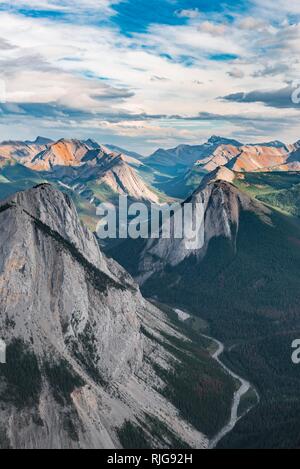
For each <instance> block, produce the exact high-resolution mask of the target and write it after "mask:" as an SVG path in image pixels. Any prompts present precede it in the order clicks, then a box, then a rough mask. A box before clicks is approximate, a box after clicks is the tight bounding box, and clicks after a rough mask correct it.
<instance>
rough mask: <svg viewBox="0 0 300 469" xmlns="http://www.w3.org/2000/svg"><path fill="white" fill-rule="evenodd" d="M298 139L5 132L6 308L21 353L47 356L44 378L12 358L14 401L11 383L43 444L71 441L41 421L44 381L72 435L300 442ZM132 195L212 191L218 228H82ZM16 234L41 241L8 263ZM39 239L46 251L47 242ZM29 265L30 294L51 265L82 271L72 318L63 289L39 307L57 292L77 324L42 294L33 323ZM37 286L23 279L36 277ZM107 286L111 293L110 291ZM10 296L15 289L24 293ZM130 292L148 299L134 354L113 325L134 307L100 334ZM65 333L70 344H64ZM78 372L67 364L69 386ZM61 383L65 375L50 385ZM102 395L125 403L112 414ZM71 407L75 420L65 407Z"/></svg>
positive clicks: (207, 215) (35, 361)
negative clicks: (104, 236)
mask: <svg viewBox="0 0 300 469" xmlns="http://www.w3.org/2000/svg"><path fill="white" fill-rule="evenodd" d="M119 151H120V152H121V153H118V152H119ZM36 152H37V153H36ZM298 153H299V150H298V143H297V144H293V145H284V144H281V143H280V142H270V143H264V144H257V145H252V146H250V145H244V144H241V143H240V142H237V141H232V140H229V141H228V140H227V139H222V138H220V137H212V138H211V139H210V140H208V142H207V143H206V144H203V145H196V146H195V147H193V146H189V147H188V148H187V147H186V146H179V147H178V148H177V149H173V150H166V151H161V150H159V151H157V152H155V153H154V154H153V155H151V156H150V157H142V156H141V155H138V154H136V153H132V152H128V153H127V152H126V150H123V149H119V148H115V147H110V146H109V145H105V146H104V145H100V144H98V143H97V142H94V141H91V140H86V141H79V140H74V141H69V140H64V139H62V140H60V141H58V142H52V141H49V140H48V139H44V138H41V137H40V138H38V139H37V140H36V141H35V142H27V143H25V142H23V143H22V142H15V143H13V142H5V143H4V144H2V145H0V161H1V162H0V200H2V201H3V205H2V209H0V215H1V217H3V225H2V226H3V227H5V226H6V224H7V227H6V228H5V229H3V235H2V236H3V237H4V238H3V243H2V244H3V248H2V262H3V267H2V274H1V275H2V276H3V275H4V276H3V280H1V277H0V280H1V282H2V283H1V282H0V287H1V288H2V290H1V291H2V296H1V297H2V298H3V300H2V301H3V302H4V303H3V311H5V312H6V319H5V318H4V319H5V321H6V322H7V321H8V322H7V324H9V325H10V328H9V331H10V332H9V334H8V335H7V336H5V334H4V336H5V337H4V339H5V340H6V341H7V343H8V345H9V346H8V352H9V354H10V353H12V354H13V355H12V356H14V355H15V353H17V352H18V351H19V352H18V353H22V354H23V355H24V364H25V365H24V366H25V368H26V367H27V363H28V366H30V367H32V366H33V368H29V370H31V371H30V373H33V378H34V380H33V381H32V383H31V382H27V380H26V379H25V377H24V380H23V381H21V383H17V382H16V381H15V375H14V374H13V370H8V372H7V374H5V375H3V376H2V380H3V379H4V382H5V383H8V382H10V383H12V384H13V386H14V397H13V399H10V398H9V396H8V395H7V393H6V391H5V388H4V390H3V391H1V388H0V392H2V394H1V396H2V397H1V399H2V400H4V402H6V407H5V412H4V414H3V415H2V418H3V420H2V421H4V420H5V419H6V418H7V416H8V415H10V416H11V418H13V419H15V424H16V428H17V426H20V425H21V426H22V425H23V424H24V425H25V422H26V425H29V428H30V431H31V432H32V435H34V439H36V442H35V444H36V445H37V446H40V445H45V446H47V447H48V446H52V445H53V446H56V445H59V442H58V440H57V439H55V437H54V435H53V434H51V440H49V437H48V436H46V435H45V434H44V433H41V434H40V436H39V437H38V436H37V435H38V433H37V427H36V424H35V421H36V419H39V418H42V420H43V418H44V417H45V416H44V417H43V415H40V414H39V410H38V408H37V407H36V402H35V401H32V400H31V391H30V390H31V386H34V389H35V392H37V393H38V395H39V396H40V397H39V399H40V402H43V403H44V405H47V406H48V405H50V401H51V402H52V399H54V401H56V403H57V405H56V406H55V409H56V410H55V412H56V417H55V419H56V420H55V421H56V422H57V421H58V422H60V423H58V424H57V423H56V424H55V425H58V427H57V432H58V434H59V435H60V444H62V445H63V446H64V447H74V446H75V447H77V446H80V447H86V446H89V445H95V446H99V445H100V446H101V447H102V446H103V447H119V446H122V447H125V448H134V447H136V446H138V447H141V448H144V447H145V448H146V447H164V448H168V447H178V448H182V447H197V448H198V447H203V448H206V447H214V448H215V447H217V448H244V447H247V448H248V447H249V448H266V447H284V448H290V447H295V446H297V445H298V442H299V434H298V430H297V428H298V426H297V421H298V419H299V415H300V401H299V397H298V389H299V376H298V373H297V371H298V370H297V367H295V366H294V365H293V363H292V362H291V359H290V344H291V343H292V342H293V340H295V339H297V338H298V336H299V332H300V317H299V314H298V308H297V305H298V304H300V297H299V291H300V288H299V287H300V284H299V278H300V270H299V269H300V267H299V266H300V250H299V249H300V221H299V194H298V192H299V187H300V172H298V170H297V164H298V163H297V162H298ZM185 155H187V156H186V158H185ZM249 158H250V159H251V164H249V166H247V161H248V159H249ZM253 158H254V159H253ZM171 161H172V162H171ZM254 161H255V170H254V171H253V169H254V168H253V165H254V163H253V162H254ZM245 164H246V166H245ZM217 165H221V166H217ZM258 166H259V167H258ZM295 168H296V169H295ZM20 191H25V192H20ZM40 193H41V194H47V197H45V196H44V195H43V196H41V195H40ZM34 194H36V195H34ZM62 194H64V195H62ZM119 195H127V196H128V198H129V200H130V201H138V202H142V203H145V204H146V205H147V207H150V206H151V204H152V203H154V204H155V205H156V206H158V207H161V206H163V204H166V203H168V202H173V201H174V200H177V201H180V202H181V203H183V205H184V204H185V203H191V204H192V205H193V206H196V205H197V203H202V205H203V208H204V222H203V223H204V225H203V227H204V239H203V242H201V243H198V244H197V246H196V248H195V249H192V250H191V249H189V248H187V239H185V238H184V237H183V238H182V239H175V238H172V237H171V238H170V239H162V238H161V237H160V236H159V237H158V238H157V239H148V240H142V239H137V240H134V239H127V240H117V242H115V243H107V244H105V245H103V246H102V244H101V252H100V253H99V251H98V250H99V245H98V244H99V240H97V239H96V238H94V236H93V235H92V233H90V232H89V234H88V232H87V231H85V230H86V228H79V226H81V224H80V222H79V220H78V219H77V213H76V215H75V212H78V215H79V217H80V219H81V221H82V222H83V223H84V224H85V225H87V226H88V227H89V228H90V229H91V230H92V231H94V230H95V226H96V223H97V221H98V217H97V215H96V208H97V206H98V205H99V204H100V203H102V202H111V203H113V204H117V203H118V197H119ZM62 197H63V199H62ZM11 204H12V205H11ZM69 204H71V205H69ZM73 204H74V205H73ZM75 206H76V209H75ZM67 207H71V209H70V208H67ZM14 210H16V213H18V214H19V215H18V216H19V221H18V222H17V219H16V218H15V217H14V216H12V214H13V211H14ZM70 210H71V212H70ZM28 215H30V216H29V217H28ZM49 216H50V218H49ZM10 217H11V221H10ZM57 217H59V218H57ZM47 218H48V221H47ZM32 223H33V226H35V230H36V234H34V236H33V233H34V231H32V226H31V224H32ZM10 224H11V233H13V232H14V230H16V227H17V231H16V233H15V234H14V235H12V234H10V235H9V233H8V231H9V230H8V227H9V226H10ZM24 227H26V230H27V231H28V230H29V231H28V233H32V237H30V236H29V239H28V240H25V239H24V238H23V237H22V233H23V230H24ZM64 227H65V228H64ZM70 227H72V228H71V235H70V234H69V233H68V230H70ZM82 230H83V231H82ZM15 236H20V239H18V241H17V244H16V246H18V245H19V244H20V243H21V244H22V243H23V244H24V243H25V245H26V246H27V248H26V250H25V254H24V253H23V254H22V255H21V252H20V253H18V255H17V259H18V260H14V261H10V260H9V259H10V258H9V257H8V258H7V260H6V261H5V262H4V261H3V259H4V257H3V256H4V254H5V253H7V249H8V247H7V246H8V245H7V244H6V243H7V242H8V240H9V239H10V238H11V241H10V242H11V243H12V244H11V249H12V251H11V252H14V253H16V252H17V251H15V249H16V248H15V247H14V244H13V239H14V237H15ZM70 236H71V237H70ZM199 239H200V237H199ZM36 242H38V243H39V244H38V246H43V251H40V249H41V248H40V247H39V248H38V247H34V246H35V245H36ZM27 243H29V244H27ZM52 243H53V245H52ZM56 250H58V251H57V254H55V255H54V253H55V252H56ZM102 250H103V251H104V252H102ZM33 252H35V254H34V256H35V258H39V257H36V256H40V255H41V252H44V253H46V258H45V259H40V258H39V260H38V264H36V261H34V262H33V260H32V259H33V258H34V257H32V256H33ZM5 255H6V254H5ZM14 256H15V254H14ZM24 256H25V257H24ZM26 256H31V257H30V258H29V257H26ZM53 256H54V257H53ZM69 257H70V258H69ZM30 259H31V260H30ZM116 261H117V263H118V264H117V263H116ZM10 262H12V267H10ZM16 262H17V264H16ZM61 263H63V264H61ZM44 264H47V266H50V273H51V275H50V277H49V278H48V277H45V273H44V272H43V270H42V266H43V265H44ZM119 264H120V265H121V266H122V267H120V266H119ZM28 265H30V270H29V271H28V275H29V274H30V275H29V276H28V277H27V280H28V282H29V283H28V284H26V285H27V286H26V288H28V291H31V292H35V289H34V287H33V283H32V282H33V278H35V277H32V275H33V273H34V272H35V269H36V268H37V267H36V266H37V265H38V266H39V272H40V275H41V278H42V279H44V280H43V282H44V284H47V285H53V284H54V283H55V282H57V281H59V280H58V279H60V281H63V282H64V283H66V285H67V287H66V288H67V290H66V291H67V292H69V291H70V292H71V291H74V279H75V283H76V285H78V288H77V291H76V294H74V296H72V295H71V294H69V293H64V294H63V297H62V298H61V299H60V302H63V303H62V304H64V305H65V306H64V308H63V316H62V318H58V316H57V314H58V310H57V301H58V300H57V299H56V300H55V298H54V296H53V292H52V290H51V291H50V292H49V293H47V294H46V298H44V294H43V293H42V289H39V290H38V291H37V292H36V293H34V295H35V296H34V298H33V299H32V301H33V303H32V304H36V305H39V304H41V301H42V304H43V305H44V308H45V309H46V311H49V312H48V314H53V312H54V314H55V318H56V320H58V322H57V323H56V326H55V327H56V329H57V331H60V329H61V328H63V331H64V332H63V335H61V333H60V332H59V335H58V336H56V335H55V336H51V334H52V333H51V334H50V329H49V328H48V326H47V325H46V323H45V319H44V317H43V315H41V316H40V314H41V309H40V307H37V309H36V311H35V312H34V310H32V307H31V306H30V305H29V304H28V306H26V307H28V310H27V312H26V313H25V317H28V314H29V313H28V311H30V316H29V317H30V318H32V317H34V322H33V323H32V324H31V325H30V326H29V324H28V321H25V323H23V319H21V315H20V311H21V310H22V311H23V306H22V305H21V303H20V302H19V299H20V293H19V290H18V288H17V286H18V285H19V286H20V285H21V284H23V283H24V281H23V280H22V281H21V277H20V279H19V277H18V276H22V275H27V270H26V269H28V267H27V266H28ZM16 266H18V267H16ZM34 266H35V267H34ZM3 269H6V270H4V271H3ZM7 269H8V270H7ZM61 269H63V270H61ZM82 269H83V270H82ZM124 269H126V271H128V272H129V274H131V275H132V276H133V278H134V280H132V279H131V277H130V275H129V274H127V272H125V270H124ZM3 272H5V273H3ZM62 272H64V274H62ZM35 275H36V274H35ZM77 275H79V276H78V278H77V277H76V276H77ZM10 276H12V277H11V278H10ZM7 282H8V283H7ZM53 282H54V283H53ZM70 282H72V287H71V286H70V285H71V283H70ZM135 282H136V283H138V284H139V288H140V291H141V293H142V295H143V297H142V296H140V293H139V288H138V286H137V284H136V283H135ZM10 285H11V287H9V286H10ZM83 285H86V286H85V287H84V288H83V287H82V286H83ZM8 288H12V290H11V291H10V290H8ZM24 288H25V287H22V288H21V286H20V289H21V291H23V290H24ZM82 288H83V290H82ZM107 288H108V289H110V288H112V291H111V292H110V293H108V297H106V296H104V297H101V295H103V294H104V293H103V292H104V291H105V290H106V289H107ZM46 291H47V290H46ZM118 291H119V293H116V292H118ZM122 292H123V293H122ZM31 294H32V293H31ZM65 295H66V296H65ZM99 295H100V297H99ZM123 295H125V297H126V300H125V299H122V296H123ZM130 295H133V297H134V298H132V299H131V297H130ZM9 298H15V300H14V301H15V303H12V304H10V300H9ZM41 298H42V300H41ZM144 298H150V299H152V300H151V301H150V302H149V301H147V300H145V299H144ZM153 298H155V301H154V300H153ZM48 299H49V301H50V300H51V301H50V303H49V302H48ZM137 299H138V300H137ZM11 301H12V300H11ZM110 301H112V303H110ZM136 301H137V302H138V303H139V302H140V306H137V303H136ZM108 302H109V303H108ZM153 303H154V304H153ZM125 304H127V306H125ZM71 305H72V307H71ZM96 305H97V306H96ZM128 305H130V307H132V308H133V309H132V311H136V312H135V313H132V312H131V313H130V314H129V316H128V321H129V322H128V324H129V325H130V326H129V327H130V328H131V332H132V333H133V337H134V339H133V342H132V343H133V344H135V347H136V348H135V349H134V351H133V350H132V352H130V348H128V347H127V346H126V340H125V339H123V338H122V337H118V336H116V337H115V336H114V334H115V333H116V334H120V330H121V329H122V326H120V324H121V323H122V321H123V320H124V318H123V319H122V320H121V323H120V324H118V323H117V322H116V320H113V322H112V323H111V326H110V330H111V334H112V335H111V336H110V337H107V336H105V334H106V332H105V330H102V329H101V328H100V329H101V330H100V329H99V330H98V331H97V333H96V336H95V334H94V333H93V328H94V327H95V324H97V321H98V320H97V318H96V317H97V311H101V312H102V313H101V314H105V315H106V320H107V321H110V313H109V310H110V311H111V310H114V308H115V307H117V310H118V311H119V313H120V312H121V311H122V314H123V313H124V311H126V314H127V312H128ZM90 308H92V309H90ZM173 310H175V312H174V311H173ZM119 313H118V314H119ZM36 314H38V316H36ZM87 315H88V316H89V315H91V319H87V317H88V316H87ZM95 315H96V316H95ZM120 318H121V316H120ZM4 319H3V320H4ZM60 321H62V322H61V323H60ZM126 321H127V320H126ZM6 322H5V324H6ZM3 324H4V323H3ZM14 324H15V326H14V327H13V325H14ZM126 324H127V322H126ZM138 324H140V325H138ZM96 327H97V326H96ZM99 327H100V325H99ZM120 327H121V329H120ZM124 327H125V329H126V327H127V326H125V324H124ZM2 330H3V331H4V329H2ZM66 331H67V332H66ZM68 331H69V332H68ZM10 334H11V335H10ZM45 334H46V335H45ZM49 334H50V335H49ZM66 334H67V335H66ZM70 334H71V335H70ZM103 334H104V336H103ZM31 335H32V339H33V343H32V344H31V345H30V343H31ZM69 335H70V338H69ZM104 337H106V339H105V340H104ZM15 340H17V341H16V342H15ZM66 340H67V349H68V350H67V354H65V353H64V352H63V348H62V347H65V345H63V344H64V343H65V341H66ZM69 340H70V343H69ZM102 340H104V342H103V345H101V343H102V342H101V341H102ZM41 343H42V344H43V347H45V350H47V353H46V355H47V354H49V353H51V354H53V353H54V356H55V357H56V358H55V360H54V362H53V363H50V364H49V363H48V361H47V360H45V357H44V355H43V354H41V352H40V344H41ZM38 344H39V345H38ZM53 344H56V345H55V347H54V348H55V350H56V351H55V352H54V350H53ZM57 344H60V345H59V346H58V345H57ZM111 344H117V346H118V347H121V348H122V347H125V348H124V353H125V354H128V353H129V355H130V353H132V355H130V357H131V358H129V359H128V360H129V362H128V363H132V364H130V365H129V368H126V367H127V365H126V367H125V368H126V369H127V370H128V371H127V375H126V373H125V375H126V376H125V375H124V376H123V374H122V373H121V370H120V367H119V366H118V365H117V364H116V362H115V358H114V357H113V354H112V350H113V349H112V348H111ZM142 344H143V345H142ZM114 346H115V345H114ZM95 347H96V348H97V350H98V352H96V351H95ZM99 347H100V348H99ZM105 347H108V348H105ZM100 350H101V353H103V351H104V350H106V352H105V354H106V356H107V357H108V358H107V363H106V364H105V366H104V367H103V364H101V363H100V362H99V360H98V358H99V356H100ZM90 354H92V355H90ZM134 355H136V358H135V359H136V360H137V361H136V362H135V359H134ZM88 356H91V359H92V365H90V364H88V362H87V357H88ZM34 357H36V358H34ZM126 360H127V359H126V358H125V357H124V363H125V362H126V363H127V361H126ZM131 360H133V362H131ZM134 362H135V364H134ZM29 363H30V365H29ZM109 370H110V371H109ZM119 373H121V374H120V377H118V376H119V375H118V374H119ZM63 376H68V380H67V381H68V383H69V384H68V385H67V387H65V386H66V384H64V379H65V378H63ZM22 379H23V378H22ZM108 383H110V384H109V386H108V385H107V384H108ZM250 383H251V385H250ZM45 386H46V388H45ZM47 388H49V389H52V391H51V392H50V394H49V395H48V397H47V393H46V389H47ZM142 390H143V391H142ZM24 391H25V396H26V402H28V405H27V404H26V408H24V409H23V412H24V415H23V417H22V419H21V420H19V419H18V417H17V413H16V409H17V408H18V406H19V405H20V403H21V402H22V399H21V398H20V396H21V395H22V393H23V392H24ZM141 392H142V393H145V397H144V398H143V399H141V395H140V393H141ZM20 393H21V394H20ZM45 393H46V394H45ZM186 395H189V400H188V402H187V401H186ZM51 396H52V397H51ZM70 396H71V400H72V402H71V401H70ZM100 396H101V397H100ZM27 399H28V401H27ZM45 399H46V401H45ZM99 399H100V400H101V399H103V400H104V401H105V402H106V404H107V406H108V407H107V408H109V409H110V416H109V417H108V416H107V415H104V414H103V411H102V410H101V408H100V407H99V405H98V402H99ZM92 402H93V404H92ZM95 402H97V404H95ZM28 406H29V407H28ZM74 406H75V407H74ZM91 406H92V407H91ZM157 406H159V408H160V409H161V410H160V412H156V410H155V409H156V408H157ZM29 408H30V412H28V409H29ZM92 408H93V412H96V414H97V415H99V419H100V420H101V419H102V418H103V419H104V420H103V422H105V424H104V427H105V430H103V428H102V427H101V428H102V430H101V429H100V427H98V426H97V425H96V423H95V421H94V419H91V409H92ZM47 409H48V407H47ZM47 412H49V411H48V410H47ZM62 412H63V413H64V414H66V417H65V420H66V421H65V422H64V420H60V417H59V416H60V415H61V413H62ZM32 416H33V417H32ZM175 416H176V418H175ZM274 416H276V418H275V417H274ZM0 417H1V416H0ZM45 418H46V417H45ZM47 418H50V416H49V414H47ZM78 418H79V420H80V422H81V423H80V425H79V424H78ZM57 419H58V420H57ZM174 419H175V420H174ZM0 422H1V420H0ZM63 422H64V423H63ZM66 422H67V423H66ZM287 422H288V423H287ZM60 425H61V426H62V427H61V428H63V427H65V428H66V427H67V428H68V431H67V432H65V430H61V428H60ZM82 425H83V427H84V432H83V433H82V430H81V429H80V428H81V426H82ZM1 428H2V427H1ZM1 428H0V434H3V431H4V430H3V428H2V429H1ZM62 432H63V433H62ZM85 433H86V435H85ZM87 434H89V436H88V437H87ZM75 435H76V438H75ZM14 438H15V439H13V440H12V439H10V441H8V439H7V435H4V436H3V438H2V445H12V446H21V447H23V446H26V445H27V444H28V441H27V440H26V435H25V433H24V434H23V435H21V436H20V438H19V439H16V437H14ZM31 441H33V440H31ZM88 441H89V442H88ZM91 442H92V443H91Z"/></svg>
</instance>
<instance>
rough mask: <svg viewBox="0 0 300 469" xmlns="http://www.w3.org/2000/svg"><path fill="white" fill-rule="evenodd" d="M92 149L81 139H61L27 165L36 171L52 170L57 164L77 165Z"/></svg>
mask: <svg viewBox="0 0 300 469" xmlns="http://www.w3.org/2000/svg"><path fill="white" fill-rule="evenodd" d="M89 150H90V148H89V147H88V145H86V144H85V143H83V142H80V141H79V140H65V139H62V140H59V141H58V142H55V143H53V144H51V145H49V147H48V148H47V149H46V150H44V151H42V152H40V153H38V154H36V155H35V156H34V158H32V160H31V161H29V162H28V163H27V166H28V167H29V168H31V169H34V170H36V171H50V170H52V169H53V168H54V167H55V166H77V165H79V164H80V163H81V159H82V158H83V157H84V155H85V154H86V153H87V152H88V151H89Z"/></svg>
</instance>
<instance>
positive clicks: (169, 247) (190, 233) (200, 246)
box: [138, 168, 268, 283]
mask: <svg viewBox="0 0 300 469" xmlns="http://www.w3.org/2000/svg"><path fill="white" fill-rule="evenodd" d="M221 178H226V179H227V180H221ZM232 178H233V173H232V172H231V171H230V170H228V169H227V168H219V169H217V170H216V171H215V172H213V173H211V174H210V175H209V176H208V177H207V178H205V179H204V181H203V182H202V184H201V185H200V187H199V188H198V189H197V190H196V191H195V192H194V193H193V195H192V196H191V197H190V198H189V199H187V200H186V201H185V202H184V203H183V204H182V208H183V209H184V210H186V207H187V205H190V206H191V207H192V211H191V215H189V216H187V217H186V218H185V222H184V232H183V235H184V236H183V237H182V238H178V239H177V238H176V235H175V234H174V229H173V228H172V232H171V237H170V238H169V239H164V238H163V236H162V235H161V234H160V237H159V239H151V240H149V241H148V242H147V243H146V246H145V248H144V250H143V252H142V253H141V255H140V264H139V267H138V271H139V274H140V275H139V277H138V279H139V282H140V283H144V282H145V281H146V280H147V279H148V278H149V277H151V276H152V275H153V274H154V273H157V272H159V271H163V270H164V269H165V268H166V266H168V265H169V266H172V267H174V266H177V265H178V264H180V263H181V262H182V261H184V260H185V259H186V258H189V257H191V256H194V257H196V258H197V259H198V260H199V259H202V258H203V257H204V255H205V253H206V250H207V247H208V244H209V242H210V240H211V239H212V238H218V237H225V238H228V239H229V240H230V241H231V242H232V245H233V247H234V245H235V241H236V237H237V233H238V229H239V217H240V213H241V211H250V212H255V213H257V214H258V215H259V216H260V217H261V218H262V219H263V220H264V221H266V222H268V209H267V208H266V207H265V206H264V205H263V204H261V203H259V202H257V201H255V200H254V199H252V198H250V197H249V196H248V195H246V194H244V193H243V192H241V191H240V190H239V189H237V188H236V187H235V186H234V185H232V184H231V180H232ZM228 181H229V182H228ZM173 219H174V217H173ZM173 219H172V220H173ZM173 226H174V224H173V222H171V227H173ZM161 233H162V231H161Z"/></svg>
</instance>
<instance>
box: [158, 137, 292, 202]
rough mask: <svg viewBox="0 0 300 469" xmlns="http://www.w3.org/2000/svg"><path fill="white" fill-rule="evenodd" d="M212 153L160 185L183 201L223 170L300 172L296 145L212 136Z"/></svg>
mask: <svg viewBox="0 0 300 469" xmlns="http://www.w3.org/2000/svg"><path fill="white" fill-rule="evenodd" d="M210 141H211V144H212V145H213V144H215V143H216V144H217V146H216V147H212V152H211V153H210V152H207V153H204V155H205V156H203V155H202V156H201V158H200V159H199V160H197V161H196V162H195V164H194V165H193V166H192V167H191V168H187V169H186V170H185V171H184V172H182V173H181V174H179V175H177V176H175V177H172V178H169V180H165V181H163V183H162V184H160V185H159V187H160V189H161V190H164V191H165V192H166V193H167V194H168V195H169V196H171V197H180V198H185V197H187V196H188V195H189V194H191V193H192V192H193V190H195V189H196V187H197V186H198V185H199V184H200V183H201V181H202V179H203V178H204V177H205V175H207V174H209V173H210V172H212V171H216V170H217V169H218V168H219V167H223V166H224V167H226V168H228V169H230V170H232V171H235V172H247V173H249V172H267V171H269V172H273V171H299V170H300V149H299V145H298V144H297V143H296V144H294V145H285V144H283V143H281V142H278V141H275V142H270V143H265V144H249V145H244V144H239V143H238V142H235V143H234V142H231V143H224V142H223V141H222V139H218V138H216V137H213V138H212V140H210Z"/></svg>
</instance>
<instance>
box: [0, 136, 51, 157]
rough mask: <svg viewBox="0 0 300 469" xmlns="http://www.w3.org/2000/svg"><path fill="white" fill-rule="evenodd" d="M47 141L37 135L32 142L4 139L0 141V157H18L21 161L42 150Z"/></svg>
mask: <svg viewBox="0 0 300 469" xmlns="http://www.w3.org/2000/svg"><path fill="white" fill-rule="evenodd" d="M46 145H47V143H45V140H44V139H41V137H38V138H37V139H36V141H34V142H21V141H4V142H2V143H0V158H8V159H18V160H19V161H20V162H22V163H26V161H28V160H30V159H31V158H33V157H34V156H35V155H36V154H37V153H39V152H40V151H42V150H44V149H45V147H46Z"/></svg>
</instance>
